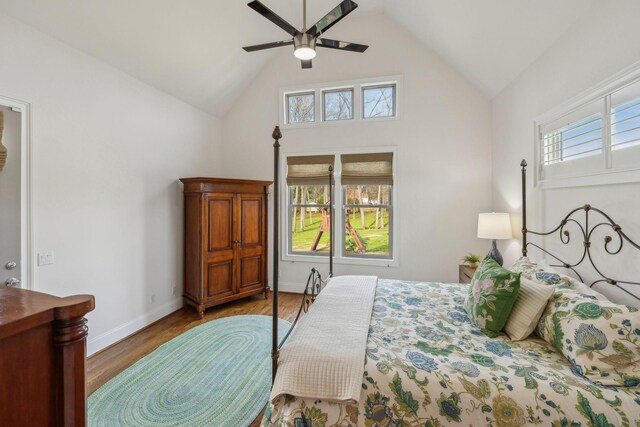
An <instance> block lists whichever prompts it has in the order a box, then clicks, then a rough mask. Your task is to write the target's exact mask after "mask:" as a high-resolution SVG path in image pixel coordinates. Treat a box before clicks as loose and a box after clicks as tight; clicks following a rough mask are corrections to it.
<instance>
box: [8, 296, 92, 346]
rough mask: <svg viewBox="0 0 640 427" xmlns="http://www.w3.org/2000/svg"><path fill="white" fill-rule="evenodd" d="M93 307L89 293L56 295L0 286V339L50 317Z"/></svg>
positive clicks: (58, 317)
mask: <svg viewBox="0 0 640 427" xmlns="http://www.w3.org/2000/svg"><path fill="white" fill-rule="evenodd" d="M94 307H95V302H94V298H93V296H92V295H74V296H70V297H65V298H61V297H56V296H53V295H49V294H44V293H42V292H36V291H30V290H28V289H20V288H10V287H7V286H0V338H4V337H7V336H11V335H13V334H15V333H18V332H21V331H22V330H24V329H27V328H30V327H33V326H34V325H38V324H42V323H45V322H50V321H51V320H54V319H55V320H68V319H71V318H74V317H82V316H84V315H85V314H86V313H88V312H89V311H91V310H93V309H94Z"/></svg>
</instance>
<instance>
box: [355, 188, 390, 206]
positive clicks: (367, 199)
mask: <svg viewBox="0 0 640 427" xmlns="http://www.w3.org/2000/svg"><path fill="white" fill-rule="evenodd" d="M344 187H345V204H347V205H389V204H391V203H390V198H389V195H390V194H391V186H390V185H345V186H344Z"/></svg>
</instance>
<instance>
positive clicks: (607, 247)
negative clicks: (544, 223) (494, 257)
mask: <svg viewBox="0 0 640 427" xmlns="http://www.w3.org/2000/svg"><path fill="white" fill-rule="evenodd" d="M520 166H521V167H522V255H523V256H527V253H528V250H529V247H535V248H537V249H539V250H540V251H542V252H544V253H546V254H547V255H549V256H551V257H552V258H553V259H555V260H556V261H558V262H559V264H553V265H552V266H553V267H564V268H566V269H569V270H571V271H573V272H574V273H575V274H576V275H577V276H578V278H579V279H580V281H581V282H584V280H583V279H582V276H581V275H580V273H578V271H577V270H576V267H578V266H579V265H581V264H583V263H584V264H585V265H588V264H590V265H591V267H593V269H594V271H595V272H596V274H597V278H596V279H595V280H593V281H592V282H591V283H590V284H589V287H593V285H595V284H597V283H607V284H609V285H611V286H615V287H617V288H618V289H620V290H622V291H623V292H625V293H627V294H628V295H630V296H632V297H633V298H635V299H637V300H640V296H638V295H635V294H633V293H632V292H629V290H628V289H625V288H624V287H623V286H620V285H621V284H623V285H638V286H640V282H634V281H630V280H620V279H615V278H613V277H611V276H609V275H607V274H606V273H604V272H603V269H602V268H601V267H599V266H598V265H596V262H595V261H594V259H593V256H592V251H594V246H595V244H596V243H600V244H602V245H603V246H602V248H603V249H604V251H605V253H607V254H609V255H617V254H619V253H620V252H621V251H622V248H623V247H624V245H625V243H628V244H629V245H630V246H631V247H632V248H635V249H637V250H639V251H640V245H638V243H636V242H634V241H633V240H631V239H630V238H629V236H627V235H626V234H625V233H624V232H623V231H622V227H620V225H618V224H617V223H616V222H615V221H614V220H613V219H612V218H611V217H610V216H609V215H607V214H606V213H605V212H603V211H602V210H601V209H598V208H595V207H593V206H591V205H584V206H581V207H578V208H575V209H573V210H572V211H570V212H569V213H568V214H567V215H566V216H565V217H564V218H563V219H562V221H560V224H559V225H558V226H557V227H556V228H554V229H553V230H551V231H547V232H539V231H533V230H529V229H528V228H527V162H526V160H522V162H521V163H520ZM582 212H584V216H581V215H580V214H581V213H582ZM594 216H595V218H594ZM569 224H575V226H576V227H577V229H578V230H579V232H578V237H577V238H579V239H582V242H583V248H582V254H581V256H580V259H579V261H577V262H574V263H570V262H566V261H564V260H563V259H561V258H560V257H558V256H556V255H555V254H552V253H551V252H549V251H548V250H547V249H544V248H543V247H541V246H540V245H537V244H535V243H533V242H529V241H527V234H535V235H537V236H550V235H553V234H555V233H556V232H557V233H558V236H559V238H560V242H561V243H563V244H564V245H568V244H569V242H570V241H571V238H572V235H571V232H570V231H569V230H568V229H567V225H569ZM599 228H604V229H605V230H609V231H610V233H608V234H607V235H606V236H605V237H604V239H603V241H602V242H596V241H594V239H593V238H594V236H593V232H594V231H595V230H597V229H599ZM612 236H615V237H612ZM598 248H600V246H599V245H598ZM587 263H588V264H587Z"/></svg>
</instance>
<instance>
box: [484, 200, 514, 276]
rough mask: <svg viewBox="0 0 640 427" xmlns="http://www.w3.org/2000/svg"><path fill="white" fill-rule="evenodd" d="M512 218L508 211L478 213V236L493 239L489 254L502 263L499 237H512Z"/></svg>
mask: <svg viewBox="0 0 640 427" xmlns="http://www.w3.org/2000/svg"><path fill="white" fill-rule="evenodd" d="M512 237H513V235H512V234H511V218H510V217H509V214H508V213H496V212H491V213H481V214H478V238H479V239H492V240H493V243H492V244H491V249H490V250H489V253H488V254H487V256H488V257H489V258H491V259H493V260H494V261H495V262H497V263H498V264H500V265H502V262H503V260H502V255H500V252H499V251H498V247H497V246H496V240H497V239H511V238H512Z"/></svg>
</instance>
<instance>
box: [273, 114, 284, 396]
mask: <svg viewBox="0 0 640 427" xmlns="http://www.w3.org/2000/svg"><path fill="white" fill-rule="evenodd" d="M271 136H272V137H273V139H274V142H273V289H272V292H273V297H272V298H271V302H272V304H273V308H272V310H271V315H272V318H273V340H272V347H271V383H272V384H273V382H274V381H275V379H276V371H277V369H278V356H279V351H278V257H279V255H278V249H279V245H278V241H279V240H280V236H279V234H278V233H279V231H278V223H279V221H278V220H279V218H278V217H279V210H280V200H279V190H280V177H279V175H280V174H279V169H280V138H282V132H280V127H279V126H276V127H275V129H273V133H272V134H271Z"/></svg>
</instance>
